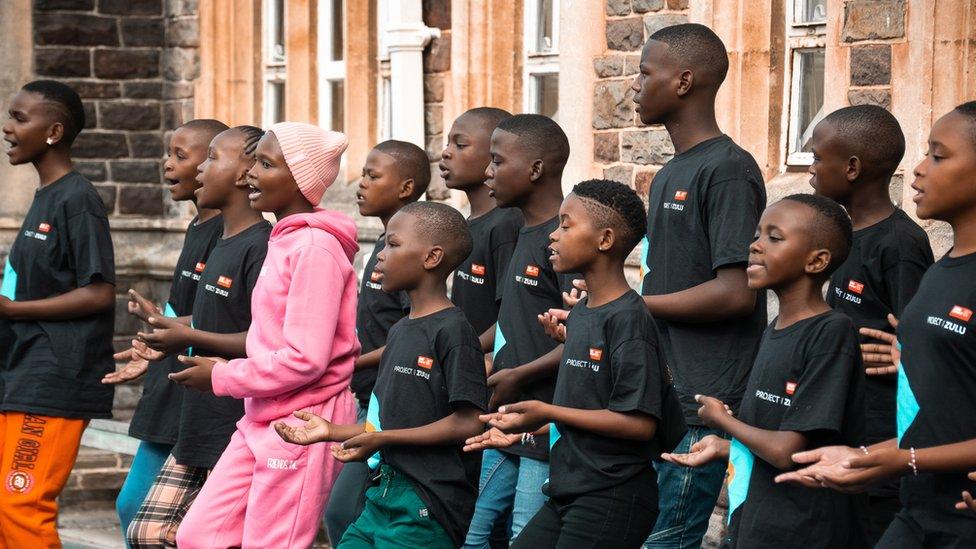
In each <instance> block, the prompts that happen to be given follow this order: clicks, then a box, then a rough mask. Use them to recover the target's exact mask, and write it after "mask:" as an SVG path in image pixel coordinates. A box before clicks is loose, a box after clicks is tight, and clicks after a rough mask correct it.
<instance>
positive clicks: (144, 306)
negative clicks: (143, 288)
mask: <svg viewBox="0 0 976 549" xmlns="http://www.w3.org/2000/svg"><path fill="white" fill-rule="evenodd" d="M126 309H127V310H128V311H129V314H130V315H133V316H137V317H139V318H140V319H142V321H143V322H149V317H151V316H159V315H161V314H163V313H162V312H161V311H160V310H159V307H157V306H156V304H155V303H153V302H152V301H149V300H148V299H146V298H145V297H142V294H140V293H139V292H137V291H135V290H131V289H130V290H129V302H128V303H127V304H126Z"/></svg>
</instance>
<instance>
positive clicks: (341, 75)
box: [317, 0, 349, 130]
mask: <svg viewBox="0 0 976 549" xmlns="http://www.w3.org/2000/svg"><path fill="white" fill-rule="evenodd" d="M336 2H339V3H342V4H343V6H342V14H343V17H345V15H346V6H345V5H344V0H319V1H318V25H319V28H318V41H319V47H318V48H317V51H318V86H319V126H321V127H323V128H325V129H327V130H333V129H335V121H334V120H332V106H333V101H334V99H335V98H333V97H332V84H333V83H336V82H342V83H343V84H345V81H346V60H345V53H344V52H342V59H340V60H335V59H334V57H335V55H334V52H333V51H332V42H333V40H332V38H333V37H332V24H333V21H332V13H333V11H334V10H333V8H334V6H335V3H336ZM340 24H342V22H340ZM342 38H343V44H342V45H343V47H344V46H345V42H346V40H348V39H349V37H348V36H345V33H343V37H342ZM342 112H343V115H345V109H342ZM342 128H343V129H345V121H342Z"/></svg>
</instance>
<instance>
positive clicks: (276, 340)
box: [213, 208, 360, 422]
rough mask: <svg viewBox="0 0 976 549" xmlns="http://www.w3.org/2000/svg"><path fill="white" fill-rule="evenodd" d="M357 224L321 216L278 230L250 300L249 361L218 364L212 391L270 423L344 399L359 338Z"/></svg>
mask: <svg viewBox="0 0 976 549" xmlns="http://www.w3.org/2000/svg"><path fill="white" fill-rule="evenodd" d="M358 250H359V246H358V245H357V244H356V224H355V223H354V222H353V220H352V219H350V218H349V217H348V216H346V215H343V214H341V213H338V212H333V211H329V210H324V209H320V208H317V209H316V210H315V212H313V213H309V214H298V215H290V216H288V217H286V218H284V219H282V220H280V221H278V223H277V225H275V228H274V230H273V231H272V232H271V239H270V241H269V242H268V255H267V258H266V259H265V260H264V266H263V267H262V268H261V274H260V275H259V276H258V280H257V283H256V284H255V286H254V292H253V294H252V295H251V319H252V320H251V327H250V329H249V330H248V333H247V358H241V359H237V360H232V361H230V362H227V363H224V364H217V365H216V366H214V369H213V390H214V394H217V395H219V396H232V397H234V398H243V399H244V409H245V417H247V418H248V419H250V420H251V421H254V422H268V421H272V420H275V419H279V418H282V417H284V416H287V415H289V414H291V413H292V412H294V411H295V410H301V409H303V408H308V407H310V406H314V405H317V404H322V403H325V402H328V401H329V400H331V399H333V398H335V397H336V396H337V395H339V394H341V393H342V391H346V390H347V388H348V387H349V380H350V379H351V378H352V371H353V363H354V362H355V360H356V357H358V356H359V349H360V347H359V341H358V339H357V338H356V292H357V283H356V273H355V272H354V271H353V267H352V260H353V258H354V257H355V255H356V252H357V251H358Z"/></svg>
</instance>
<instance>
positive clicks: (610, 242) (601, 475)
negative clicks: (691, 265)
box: [465, 180, 666, 548]
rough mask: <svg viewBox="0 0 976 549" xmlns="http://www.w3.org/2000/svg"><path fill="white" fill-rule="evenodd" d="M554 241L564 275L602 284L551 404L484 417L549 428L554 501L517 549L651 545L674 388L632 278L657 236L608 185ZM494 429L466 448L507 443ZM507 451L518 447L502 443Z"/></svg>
mask: <svg viewBox="0 0 976 549" xmlns="http://www.w3.org/2000/svg"><path fill="white" fill-rule="evenodd" d="M559 214H560V221H561V223H560V226H559V227H557V228H556V229H555V230H554V231H553V232H552V234H551V235H550V236H549V238H550V240H551V244H550V248H551V249H552V264H553V267H554V268H555V269H556V270H557V271H558V272H569V271H578V272H580V273H582V275H583V276H584V278H585V279H586V280H587V282H588V283H589V284H588V286H589V287H590V288H593V290H592V291H591V292H590V293H589V295H588V296H587V297H585V298H583V299H582V300H580V302H579V303H577V304H576V306H575V307H574V308H573V311H572V313H571V314H570V316H569V319H568V321H567V326H566V330H567V333H569V335H570V337H569V338H568V339H566V338H565V336H564V337H562V339H563V340H565V342H566V344H565V347H564V349H563V356H562V360H561V363H560V366H559V376H558V378H557V381H556V390H555V395H554V397H553V402H552V404H547V403H545V402H541V401H538V400H531V401H525V402H518V403H514V404H506V405H504V406H502V407H501V408H500V409H499V411H498V412H497V413H495V414H488V415H485V416H482V419H483V420H486V421H487V422H488V423H489V425H491V426H493V427H496V428H498V429H501V430H502V431H504V432H507V433H524V432H533V431H536V430H538V429H540V428H542V427H543V426H544V425H545V424H547V423H549V422H553V423H551V424H550V429H551V430H554V431H553V432H554V434H552V439H551V440H552V449H551V458H550V463H551V465H550V476H549V482H548V484H547V485H546V488H545V492H546V493H547V494H548V495H549V496H550V499H549V501H547V502H546V504H545V505H543V507H542V509H540V510H539V512H538V513H536V515H535V516H534V517H533V518H532V520H531V521H530V522H529V524H528V525H527V526H526V527H525V528H524V529H523V530H522V532H521V533H520V534H519V536H518V537H517V538H516V539H515V542H514V545H513V547H532V548H541V547H570V546H573V547H594V546H605V547H632V548H636V547H640V545H641V544H642V543H643V541H644V540H645V539H646V538H647V534H648V533H649V532H650V529H651V527H652V526H653V524H654V518H655V515H656V514H657V506H658V502H657V481H656V475H655V473H654V467H653V466H652V465H651V458H652V457H653V455H654V444H653V442H652V440H653V439H655V436H656V431H657V426H658V422H659V418H661V417H662V405H663V398H662V396H663V390H664V388H665V383H666V381H665V377H664V367H665V365H664V355H663V352H662V351H661V349H660V348H659V346H658V344H657V333H656V330H655V328H654V321H653V320H652V319H651V315H650V313H648V312H647V307H646V306H645V305H644V301H643V300H642V299H641V296H640V295H639V294H638V293H637V292H635V291H634V290H632V289H631V288H630V286H629V284H628V283H627V278H626V277H625V276H624V261H625V260H626V259H627V256H628V254H629V253H630V251H631V250H632V249H633V248H634V246H635V245H636V244H637V242H638V241H639V240H640V239H641V237H642V236H643V235H644V233H645V232H646V230H647V229H646V222H647V220H646V216H647V213H646V211H645V210H644V204H643V201H642V200H641V199H640V197H638V196H637V193H635V192H634V191H633V190H632V189H630V188H628V187H627V186H625V185H622V184H620V183H616V182H612V181H606V180H591V181H584V182H582V183H580V184H578V185H576V186H575V187H574V188H573V192H572V194H570V195H569V196H567V197H566V199H565V200H564V201H563V204H562V207H561V208H560V210H559ZM496 440H499V439H498V438H497V437H492V436H491V435H490V434H489V433H485V434H483V435H480V436H478V437H473V438H472V439H469V440H468V441H467V445H466V446H465V450H467V451H472V450H480V449H482V448H490V447H499V445H498V444H496V443H495V442H494V441H496ZM501 440H502V441H503V443H502V445H504V444H506V443H507V440H508V439H501Z"/></svg>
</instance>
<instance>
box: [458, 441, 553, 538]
mask: <svg viewBox="0 0 976 549" xmlns="http://www.w3.org/2000/svg"><path fill="white" fill-rule="evenodd" d="M548 479H549V462H548V461H539V460H537V459H530V458H526V457H519V456H514V455H512V454H507V453H505V452H500V451H498V450H485V451H484V453H483V454H482V456H481V480H480V483H479V484H480V485H479V493H478V502H477V504H475V509H474V516H473V517H472V518H471V525H470V526H469V527H468V535H467V538H466V539H465V540H464V547H465V548H468V549H474V548H477V549H487V547H488V540H489V538H490V537H491V530H492V527H493V526H494V524H495V521H497V520H498V518H499V517H500V516H502V515H503V514H504V513H505V511H506V510H507V509H508V508H511V509H512V532H511V534H512V535H511V537H512V539H515V537H517V536H518V535H519V533H520V532H521V531H522V528H524V527H525V525H526V524H528V522H529V520H531V519H532V517H533V516H535V514H536V512H538V511H539V509H540V508H542V505H543V504H545V502H546V500H547V499H549V498H547V497H546V495H545V494H543V493H542V485H543V484H545V482H546V480H548Z"/></svg>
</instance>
